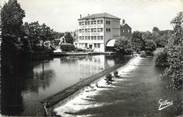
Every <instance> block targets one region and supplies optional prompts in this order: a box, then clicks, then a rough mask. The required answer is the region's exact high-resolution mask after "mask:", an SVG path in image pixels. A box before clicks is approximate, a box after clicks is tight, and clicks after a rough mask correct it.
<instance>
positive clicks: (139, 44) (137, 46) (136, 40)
mask: <svg viewBox="0 0 183 117" xmlns="http://www.w3.org/2000/svg"><path fill="white" fill-rule="evenodd" d="M131 45H132V48H133V50H135V51H137V52H138V51H141V50H144V47H145V41H144V39H143V38H142V33H141V32H138V31H135V32H134V33H133V35H132V39H131Z"/></svg>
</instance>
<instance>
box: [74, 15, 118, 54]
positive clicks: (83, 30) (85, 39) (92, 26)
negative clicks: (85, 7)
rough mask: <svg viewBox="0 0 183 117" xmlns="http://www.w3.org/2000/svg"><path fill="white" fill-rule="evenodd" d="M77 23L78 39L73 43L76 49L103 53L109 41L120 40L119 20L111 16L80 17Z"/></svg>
mask: <svg viewBox="0 0 183 117" xmlns="http://www.w3.org/2000/svg"><path fill="white" fill-rule="evenodd" d="M78 23H79V29H78V30H79V31H78V39H77V40H76V41H75V42H74V45H75V46H76V47H77V48H82V49H91V50H93V51H96V52H105V51H106V45H107V43H108V42H109V41H110V40H111V39H118V38H120V18H118V17H116V16H113V15H111V14H108V13H98V14H92V15H88V16H86V17H82V16H80V19H78Z"/></svg>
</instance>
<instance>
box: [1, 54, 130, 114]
mask: <svg viewBox="0 0 183 117" xmlns="http://www.w3.org/2000/svg"><path fill="white" fill-rule="evenodd" d="M129 59H130V57H121V58H119V57H113V56H105V55H96V56H67V57H61V58H54V59H52V60H45V61H37V62H31V63H28V64H25V65H24V69H23V70H22V71H21V72H22V73H21V75H20V76H10V78H7V79H8V80H4V81H3V86H2V100H1V101H2V102H3V104H2V106H1V110H2V113H3V114H7V115H21V116H22V115H23V116H25V115H26V116H31V115H39V116H41V115H43V107H42V105H41V103H40V102H41V100H43V99H45V98H47V97H49V96H51V95H53V94H55V93H57V92H59V91H62V90H64V89H66V88H67V87H69V86H71V85H73V84H75V83H77V82H79V81H81V80H83V79H84V78H87V77H89V76H92V75H94V74H96V73H98V72H100V71H103V70H105V69H106V68H109V67H112V66H114V65H117V64H121V65H124V64H126V63H127V62H128V61H129Z"/></svg>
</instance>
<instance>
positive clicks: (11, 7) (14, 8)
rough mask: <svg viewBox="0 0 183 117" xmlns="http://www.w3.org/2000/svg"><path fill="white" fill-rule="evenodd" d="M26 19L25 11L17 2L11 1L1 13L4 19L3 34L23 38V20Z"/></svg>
mask: <svg viewBox="0 0 183 117" xmlns="http://www.w3.org/2000/svg"><path fill="white" fill-rule="evenodd" d="M24 17H25V12H24V10H23V9H22V8H21V7H20V4H18V3H17V0H9V1H8V3H6V4H5V5H4V6H3V8H2V11H1V19H2V34H3V35H4V36H5V35H15V36H16V37H19V36H21V33H22V31H21V28H22V24H23V18H24Z"/></svg>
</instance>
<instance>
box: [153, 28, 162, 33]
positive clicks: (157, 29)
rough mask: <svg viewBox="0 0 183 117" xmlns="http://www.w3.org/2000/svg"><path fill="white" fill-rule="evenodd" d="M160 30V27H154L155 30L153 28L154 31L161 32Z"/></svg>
mask: <svg viewBox="0 0 183 117" xmlns="http://www.w3.org/2000/svg"><path fill="white" fill-rule="evenodd" d="M159 31H160V30H159V28H158V27H153V30H152V32H157V33H158V32H159Z"/></svg>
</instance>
